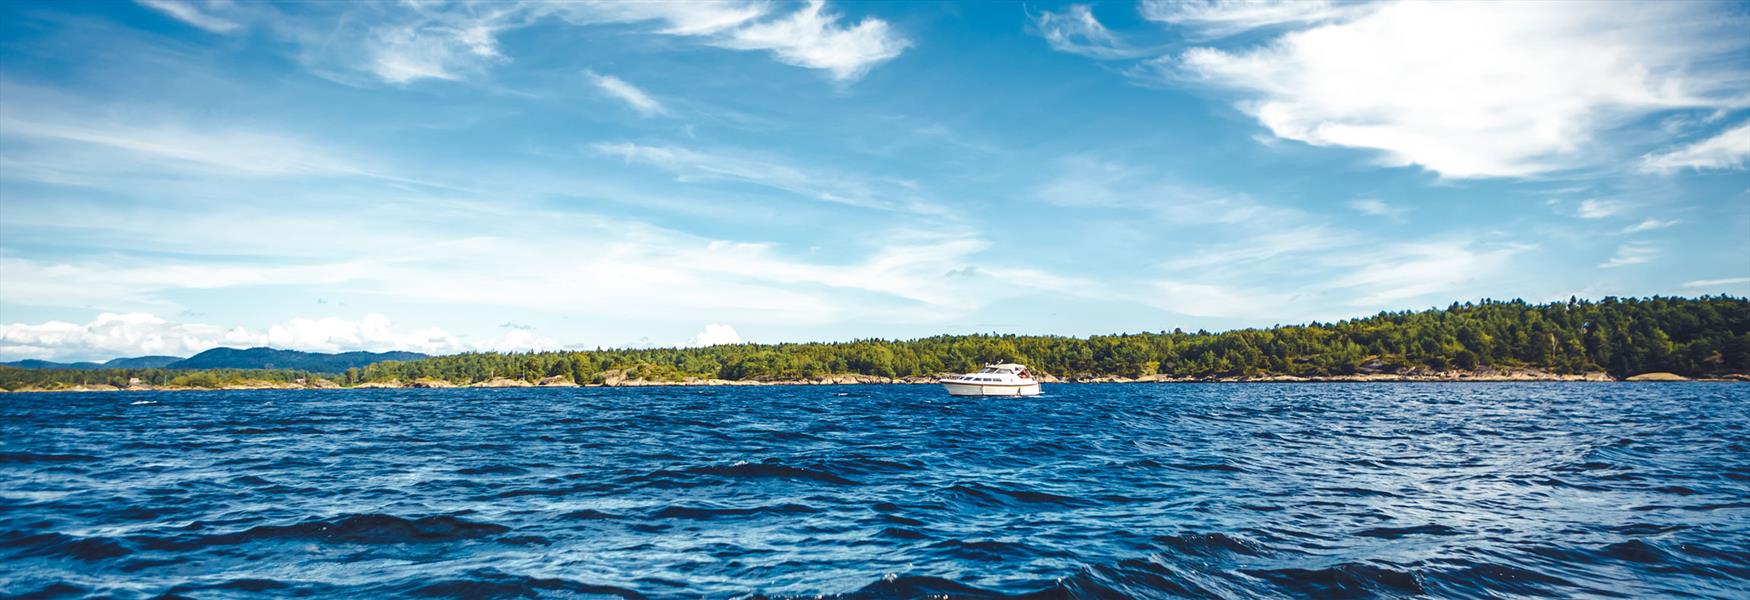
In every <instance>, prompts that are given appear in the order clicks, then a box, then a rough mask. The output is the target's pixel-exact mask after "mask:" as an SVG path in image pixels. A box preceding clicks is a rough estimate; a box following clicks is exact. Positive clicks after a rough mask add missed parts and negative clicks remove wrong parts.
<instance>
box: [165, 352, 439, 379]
mask: <svg viewBox="0 0 1750 600" xmlns="http://www.w3.org/2000/svg"><path fill="white" fill-rule="evenodd" d="M421 358H427V356H426V355H424V354H420V353H418V352H342V353H340V354H323V353H321V352H300V351H297V350H275V349H273V348H249V349H246V350H239V349H237V348H214V349H212V350H208V351H206V352H202V353H200V354H196V355H194V356H190V357H188V358H187V359H184V360H179V361H176V362H173V363H170V364H168V365H165V366H164V368H166V369H293V370H298V371H316V372H320V373H340V372H343V371H345V370H347V369H354V368H359V369H362V368H364V367H366V366H368V365H373V364H376V363H380V362H385V361H391V360H418V359H421Z"/></svg>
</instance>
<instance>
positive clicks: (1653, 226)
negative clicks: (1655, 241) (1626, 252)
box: [1622, 217, 1682, 234]
mask: <svg viewBox="0 0 1750 600" xmlns="http://www.w3.org/2000/svg"><path fill="white" fill-rule="evenodd" d="M1678 223H1682V221H1679V220H1677V219H1655V218H1651V217H1649V218H1647V219H1646V220H1644V221H1641V222H1639V223H1635V224H1633V225H1630V226H1628V227H1624V228H1622V233H1625V234H1627V233H1640V232H1643V231H1654V230H1658V229H1664V228H1666V227H1670V226H1672V225H1676V224H1678Z"/></svg>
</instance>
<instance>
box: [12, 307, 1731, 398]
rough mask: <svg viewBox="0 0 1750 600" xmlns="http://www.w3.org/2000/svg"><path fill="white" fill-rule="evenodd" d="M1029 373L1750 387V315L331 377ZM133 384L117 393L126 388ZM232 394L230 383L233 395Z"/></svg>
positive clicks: (379, 367) (1712, 312) (649, 355)
mask: <svg viewBox="0 0 1750 600" xmlns="http://www.w3.org/2000/svg"><path fill="white" fill-rule="evenodd" d="M997 361H1015V362H1020V363H1024V364H1027V365H1030V366H1032V367H1033V368H1034V369H1035V370H1037V371H1041V372H1044V373H1048V374H1051V375H1055V376H1058V377H1065V378H1087V377H1099V376H1122V377H1139V376H1144V375H1150V374H1165V375H1172V376H1180V377H1234V376H1251V377H1257V376H1268V375H1295V376H1302V377H1317V376H1330V375H1349V374H1355V373H1361V372H1387V373H1392V372H1400V373H1401V372H1416V371H1445V370H1453V369H1460V370H1477V369H1485V368H1491V367H1494V368H1531V369H1539V370H1544V371H1550V372H1555V373H1583V372H1593V371H1606V372H1609V373H1610V374H1611V375H1613V376H1616V377H1626V376H1629V375H1635V374H1639V373H1647V372H1655V371H1668V372H1672V373H1677V374H1680V375H1686V376H1692V377H1693V376H1705V375H1712V374H1726V373H1750V300H1745V299H1742V298H1732V297H1727V296H1716V297H1701V298H1693V299H1689V298H1662V297H1653V298H1647V299H1633V298H1631V299H1618V298H1605V299H1604V300H1602V301H1598V302H1589V301H1580V300H1572V299H1571V300H1569V301H1567V302H1556V303H1550V304H1529V303H1526V302H1523V301H1519V300H1514V301H1508V302H1499V301H1492V300H1484V301H1482V302H1479V303H1464V304H1456V303H1455V304H1453V305H1451V306H1450V307H1447V308H1445V309H1436V310H1426V311H1417V312H1411V311H1405V312H1383V313H1380V314H1378V315H1374V316H1372V317H1367V318H1362V319H1353V320H1347V321H1341V322H1338V323H1311V324H1308V325H1295V326H1279V327H1272V328H1268V329H1244V330H1238V331H1228V332H1222V333H1210V332H1205V331H1198V332H1184V331H1179V330H1174V331H1171V332H1160V333H1139V334H1127V335H1103V336H1092V337H1088V338H1072V337H1060V336H1017V335H953V336H936V337H930V338H923V339H917V340H906V341H888V340H859V341H852V342H834V343H807V344H738V345H726V346H710V347H705V348H668V349H629V350H594V351H583V352H532V353H472V354H456V355H450V356H438V357H431V358H425V359H420V360H412V361H404V362H383V363H377V364H373V365H370V366H367V367H365V368H363V369H349V370H347V371H345V372H344V373H336V374H328V375H324V377H327V378H329V379H331V380H333V381H335V382H336V383H340V384H342V385H357V384H360V383H366V382H388V381H400V382H403V383H408V382H414V381H418V380H422V379H438V380H445V381H449V382H452V383H457V384H467V383H475V382H480V381H486V380H489V379H493V378H507V379H521V380H525V381H531V382H534V381H539V380H542V379H547V378H551V377H561V378H565V379H569V380H571V381H573V382H576V383H579V384H589V383H601V382H602V381H603V380H604V379H606V378H607V377H609V376H610V375H613V376H617V377H624V378H628V379H645V380H653V381H678V380H682V379H686V378H690V377H696V378H700V379H729V380H754V381H786V380H800V379H813V378H817V377H822V376H826V375H838V374H862V375H875V376H881V377H913V376H924V377H928V376H934V375H938V374H941V373H957V372H965V371H971V370H974V369H977V368H978V367H979V366H980V365H982V364H984V363H988V362H997ZM314 376H316V375H312V374H310V373H306V372H302V371H238V370H219V371H167V370H162V369H100V370H92V371H50V370H24V369H10V368H7V369H0V387H4V388H6V389H18V388H20V387H24V386H31V387H51V386H54V385H60V386H63V387H64V386H68V385H76V384H80V383H84V384H98V383H107V384H110V385H125V384H126V383H127V381H128V379H129V378H138V379H140V380H141V382H142V383H146V384H149V385H172V386H175V385H185V386H191V387H221V386H223V385H229V384H235V383H243V382H246V381H250V380H254V381H281V382H291V381H295V380H296V379H300V378H306V377H314ZM118 382H119V383H118ZM227 382H230V383H227Z"/></svg>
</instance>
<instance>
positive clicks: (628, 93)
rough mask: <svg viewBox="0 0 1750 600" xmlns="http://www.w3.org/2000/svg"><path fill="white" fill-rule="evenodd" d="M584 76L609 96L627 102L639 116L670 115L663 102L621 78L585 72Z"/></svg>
mask: <svg viewBox="0 0 1750 600" xmlns="http://www.w3.org/2000/svg"><path fill="white" fill-rule="evenodd" d="M584 75H585V76H587V77H589V80H590V82H591V83H594V84H595V86H596V87H597V88H601V90H602V91H603V92H606V93H607V94H608V95H610V96H613V97H615V98H618V99H619V100H620V101H622V102H625V103H626V105H627V106H630V107H632V110H636V111H638V114H641V115H644V116H646V117H653V116H658V115H664V114H668V109H667V108H666V107H664V106H663V105H662V103H661V102H658V101H657V100H656V99H655V98H652V97H650V94H647V93H644V90H641V89H638V87H637V86H634V85H632V84H630V83H626V81H625V80H623V79H620V78H619V77H615V76H613V75H602V74H599V73H596V72H594V71H589V72H585V73H584Z"/></svg>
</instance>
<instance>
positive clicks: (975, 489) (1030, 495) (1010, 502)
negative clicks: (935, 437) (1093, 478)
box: [944, 482, 1090, 507]
mask: <svg viewBox="0 0 1750 600" xmlns="http://www.w3.org/2000/svg"><path fill="white" fill-rule="evenodd" d="M944 491H946V492H947V493H948V494H949V495H950V496H952V497H955V498H958V499H960V500H963V501H966V502H970V503H972V504H977V505H981V506H1016V505H1039V504H1049V505H1057V506H1064V507H1075V506H1086V505H1088V504H1090V502H1088V501H1087V500H1083V499H1081V498H1072V497H1069V496H1060V495H1057V494H1052V493H1049V492H1038V491H1033V490H1024V489H1011V488H1006V487H1000V486H996V485H991V484H987V483H977V482H972V483H959V484H955V485H953V486H949V487H948V488H947V489H946V490H944Z"/></svg>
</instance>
